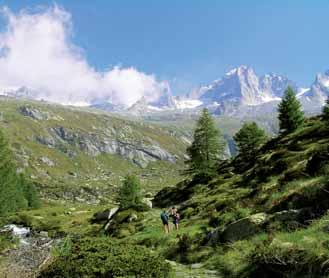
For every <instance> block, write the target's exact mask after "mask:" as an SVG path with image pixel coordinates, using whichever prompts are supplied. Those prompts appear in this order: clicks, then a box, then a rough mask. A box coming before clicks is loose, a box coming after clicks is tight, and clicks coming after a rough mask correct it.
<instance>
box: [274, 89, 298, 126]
mask: <svg viewBox="0 0 329 278" xmlns="http://www.w3.org/2000/svg"><path fill="white" fill-rule="evenodd" d="M278 112H279V124H280V132H281V133H290V132H293V131H295V130H296V129H297V128H299V127H300V126H301V125H302V124H303V122H304V113H303V111H302V110H301V104H300V102H299V101H298V100H297V98H296V95H295V93H294V91H293V89H292V88H291V87H288V88H287V89H286V91H285V92H284V97H283V99H282V101H281V102H280V104H279V107H278Z"/></svg>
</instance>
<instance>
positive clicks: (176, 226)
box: [173, 211, 180, 231]
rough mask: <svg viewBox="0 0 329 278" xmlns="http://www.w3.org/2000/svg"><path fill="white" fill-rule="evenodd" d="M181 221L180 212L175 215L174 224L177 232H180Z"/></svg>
mask: <svg viewBox="0 0 329 278" xmlns="http://www.w3.org/2000/svg"><path fill="white" fill-rule="evenodd" d="M179 219H180V215H179V213H178V211H176V212H175V213H174V215H173V224H174V226H175V229H176V231H178V228H179Z"/></svg>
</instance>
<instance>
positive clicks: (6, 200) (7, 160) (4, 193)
mask: <svg viewBox="0 0 329 278" xmlns="http://www.w3.org/2000/svg"><path fill="white" fill-rule="evenodd" d="M18 184H19V181H18V177H17V173H16V167H15V164H14V163H13V157H12V153H11V151H10V149H9V147H8V143H7V141H6V139H5V137H4V135H3V133H2V132H1V130H0V215H2V214H5V213H8V212H12V211H16V210H18V209H21V208H25V207H27V201H26V200H25V198H24V196H23V192H22V190H20V188H19V185H18Z"/></svg>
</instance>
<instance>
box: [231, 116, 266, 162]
mask: <svg viewBox="0 0 329 278" xmlns="http://www.w3.org/2000/svg"><path fill="white" fill-rule="evenodd" d="M234 140H235V142H236V145H237V147H238V150H239V155H240V157H241V158H242V159H243V160H244V161H246V162H248V161H253V160H254V158H255V155H256V153H257V150H258V148H259V147H260V146H261V145H262V144H263V143H265V141H266V140H267V136H266V134H265V131H264V130H263V129H261V128H259V127H258V125H257V124H256V123H255V122H251V123H245V124H243V126H242V127H241V129H240V130H239V131H238V132H237V133H236V134H235V135H234Z"/></svg>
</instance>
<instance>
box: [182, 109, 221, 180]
mask: <svg viewBox="0 0 329 278" xmlns="http://www.w3.org/2000/svg"><path fill="white" fill-rule="evenodd" d="M224 146H225V145H224V140H223V139H222V137H221V134H220V132H219V130H218V129H217V128H216V127H215V123H214V120H213V118H212V117H211V115H210V114H209V111H208V110H207V109H204V110H203V111H202V114H201V116H200V118H199V120H198V122H197V125H196V129H195V131H194V135H193V142H192V144H191V146H189V147H188V148H187V154H188V156H189V159H187V160H186V161H185V163H186V165H187V169H186V171H185V173H187V174H193V175H204V176H212V175H213V174H214V173H215V171H216V165H217V162H218V160H219V158H220V156H221V155H222V154H223V151H224Z"/></svg>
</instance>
